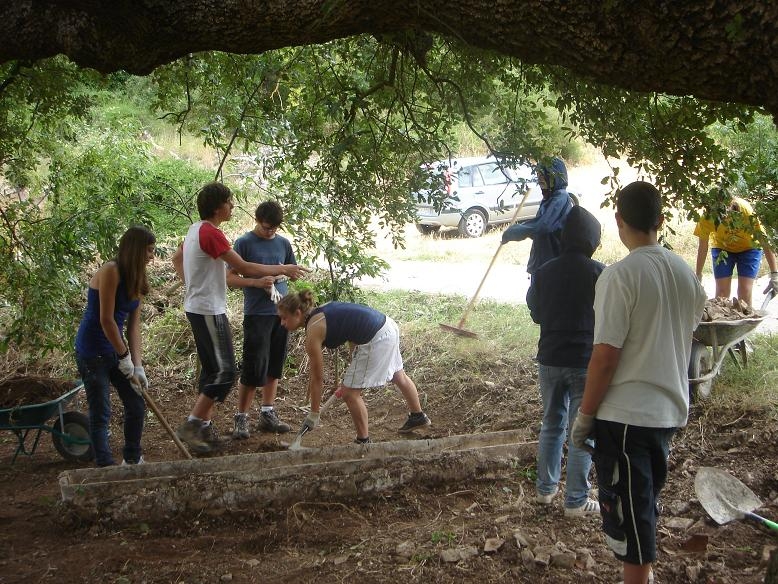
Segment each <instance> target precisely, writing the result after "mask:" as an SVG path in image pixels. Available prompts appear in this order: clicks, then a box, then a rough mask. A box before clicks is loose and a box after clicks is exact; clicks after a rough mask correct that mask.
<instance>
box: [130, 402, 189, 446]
mask: <svg viewBox="0 0 778 584" xmlns="http://www.w3.org/2000/svg"><path fill="white" fill-rule="evenodd" d="M140 391H141V394H142V395H143V399H144V400H146V403H147V404H148V406H149V408H151V411H152V412H154V415H155V416H157V420H159V423H160V424H162V427H163V428H165V430H166V431H167V433H168V434H169V435H170V437H171V438H172V439H173V442H175V443H176V446H178V449H179V450H180V451H181V454H183V455H184V458H188V459H191V458H192V455H191V454H189V450H187V448H186V446H184V443H183V442H181V439H180V438H179V437H178V436H177V435H176V433H175V432H174V431H173V428H171V427H170V424H168V423H167V420H166V419H165V416H163V415H162V412H160V411H159V408H158V407H157V404H156V403H155V402H154V400H153V399H151V396H150V395H149V392H147V391H146V390H145V389H143V388H141V390H140Z"/></svg>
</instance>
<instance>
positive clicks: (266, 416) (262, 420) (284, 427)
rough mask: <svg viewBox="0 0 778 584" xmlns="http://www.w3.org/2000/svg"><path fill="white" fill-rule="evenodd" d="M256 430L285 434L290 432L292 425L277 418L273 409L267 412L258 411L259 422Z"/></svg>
mask: <svg viewBox="0 0 778 584" xmlns="http://www.w3.org/2000/svg"><path fill="white" fill-rule="evenodd" d="M257 430H259V431H260V432H273V433H275V434H285V433H286V432H290V431H291V430H292V427H291V426H290V425H289V424H286V423H284V422H282V421H281V420H279V419H278V415H277V414H276V411H275V410H270V411H269V412H260V413H259V423H258V424H257Z"/></svg>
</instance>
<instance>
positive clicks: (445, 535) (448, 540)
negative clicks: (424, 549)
mask: <svg viewBox="0 0 778 584" xmlns="http://www.w3.org/2000/svg"><path fill="white" fill-rule="evenodd" d="M456 538H457V536H456V534H455V533H452V532H451V531H433V532H432V534H431V535H430V539H431V540H432V543H443V544H446V545H451V544H452V543H454V540H456Z"/></svg>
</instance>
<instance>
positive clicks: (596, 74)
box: [0, 0, 778, 114]
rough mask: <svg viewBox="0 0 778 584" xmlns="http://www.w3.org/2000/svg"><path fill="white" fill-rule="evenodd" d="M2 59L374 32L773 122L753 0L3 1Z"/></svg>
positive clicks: (776, 79)
mask: <svg viewBox="0 0 778 584" xmlns="http://www.w3.org/2000/svg"><path fill="white" fill-rule="evenodd" d="M2 4H3V18H2V19H0V35H2V38H3V43H2V44H0V61H10V60H37V59H41V58H46V57H51V56H54V55H57V54H64V55H67V56H68V57H69V58H70V59H71V60H73V61H74V62H76V63H78V64H79V65H82V66H85V67H92V68H95V69H97V70H98V71H101V72H104V73H107V72H112V71H116V70H120V69H123V70H126V71H129V72H132V73H137V74H147V73H149V72H151V71H152V70H153V69H154V68H156V67H158V66H159V65H162V64H166V63H169V62H172V61H174V60H176V59H178V58H181V57H183V56H185V55H187V54H190V53H195V52H200V51H209V50H218V51H226V52H231V53H242V54H261V53H264V52H266V51H269V50H273V49H279V48H283V47H291V46H303V45H309V44H320V43H324V42H327V41H331V40H335V39H340V38H346V37H351V36H355V35H359V34H372V35H375V36H377V37H379V38H384V37H387V36H395V37H401V38H403V42H404V43H405V44H406V45H407V46H408V47H409V48H411V49H412V51H414V52H415V53H417V54H418V55H419V56H421V55H423V54H424V53H425V52H426V50H427V49H428V48H429V41H428V39H427V38H426V35H425V34H424V33H425V32H428V33H436V34H439V35H442V36H445V37H447V38H450V39H452V40H456V41H457V42H460V43H462V44H467V45H469V46H472V47H478V48H482V49H489V50H495V51H499V52H500V53H502V54H504V55H507V56H513V57H518V58H519V59H521V61H522V62H524V63H533V64H546V65H560V66H563V67H566V68H568V69H571V70H574V71H576V72H577V73H578V74H582V75H586V76H589V77H591V78H592V79H594V80H597V81H598V82H600V83H604V84H607V85H611V86H616V87H621V88H625V89H630V90H636V91H655V92H661V93H668V94H673V95H680V96H683V95H694V96H695V97H697V98H700V99H705V100H715V101H729V102H738V103H744V104H749V105H756V106H763V107H765V108H766V109H767V110H769V111H770V112H771V113H772V114H776V113H778V30H777V27H778V4H777V3H775V2H762V1H758V0H734V1H733V0H685V1H683V2H666V1H645V2H634V1H632V0H608V1H605V2H548V1H540V0H531V1H519V0H505V1H502V2H497V3H495V2H487V1H484V0H446V1H444V2H441V1H439V0H414V1H413V2H404V1H397V0H349V1H343V0H274V1H271V0H265V1H262V2H259V1H246V0H223V1H222V2H210V1H206V0H193V1H192V0H171V1H168V2H145V1H131V0H115V1H112V2H60V1H57V0H3V2H2Z"/></svg>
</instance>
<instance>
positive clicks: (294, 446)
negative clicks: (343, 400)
mask: <svg viewBox="0 0 778 584" xmlns="http://www.w3.org/2000/svg"><path fill="white" fill-rule="evenodd" d="M340 396H341V394H340V392H339V391H336V392H334V393H333V394H332V395H331V396H330V397H328V398H327V401H326V402H324V405H322V407H321V409H320V410H319V415H320V416H321V415H322V414H323V413H324V412H326V411H327V410H328V409H329V407H330V406H331V405H332V402H334V401H335V400H336V399H338V398H340ZM306 432H308V426H303V427H302V428H300V431H299V432H298V433H297V437H296V438H295V439H294V442H292V443H291V444H290V445H289V450H302V449H303V446H302V445H301V442H302V441H303V436H305V433H306Z"/></svg>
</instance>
